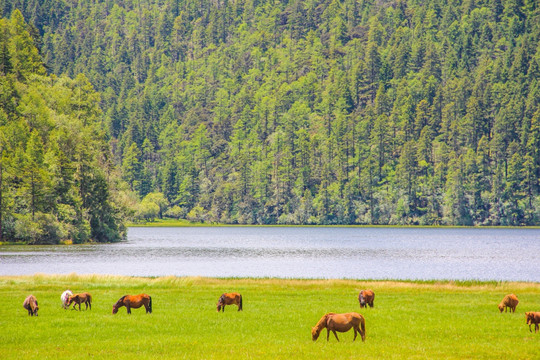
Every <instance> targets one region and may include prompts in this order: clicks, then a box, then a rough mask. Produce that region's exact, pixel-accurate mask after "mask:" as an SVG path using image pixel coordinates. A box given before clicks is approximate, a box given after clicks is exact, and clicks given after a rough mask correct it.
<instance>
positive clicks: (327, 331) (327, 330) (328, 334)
mask: <svg viewBox="0 0 540 360" xmlns="http://www.w3.org/2000/svg"><path fill="white" fill-rule="evenodd" d="M329 338H330V329H329V328H326V341H328V339H329Z"/></svg>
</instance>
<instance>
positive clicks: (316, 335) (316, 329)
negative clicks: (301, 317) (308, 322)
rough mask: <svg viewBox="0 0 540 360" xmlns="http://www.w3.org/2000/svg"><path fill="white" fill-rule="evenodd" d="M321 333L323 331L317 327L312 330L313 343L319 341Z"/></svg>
mask: <svg viewBox="0 0 540 360" xmlns="http://www.w3.org/2000/svg"><path fill="white" fill-rule="evenodd" d="M320 333H321V330H320V329H318V328H317V327H316V326H315V327H312V328H311V339H312V340H313V341H315V340H317V339H318V338H319V334H320Z"/></svg>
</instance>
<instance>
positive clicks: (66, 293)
mask: <svg viewBox="0 0 540 360" xmlns="http://www.w3.org/2000/svg"><path fill="white" fill-rule="evenodd" d="M71 295H73V293H72V292H71V290H66V291H64V292H63V293H62V295H60V300H62V307H63V308H64V309H67V308H69V305H68V302H69V297H70V296H71Z"/></svg>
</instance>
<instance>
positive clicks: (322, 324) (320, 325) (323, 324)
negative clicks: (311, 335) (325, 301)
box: [315, 313, 335, 331]
mask: <svg viewBox="0 0 540 360" xmlns="http://www.w3.org/2000/svg"><path fill="white" fill-rule="evenodd" d="M334 314H335V313H328V314H324V315H323V317H322V318H321V319H320V320H319V322H318V323H317V324H316V325H315V328H317V330H318V331H321V330H322V329H323V328H325V327H326V321H327V320H328V316H329V315H334Z"/></svg>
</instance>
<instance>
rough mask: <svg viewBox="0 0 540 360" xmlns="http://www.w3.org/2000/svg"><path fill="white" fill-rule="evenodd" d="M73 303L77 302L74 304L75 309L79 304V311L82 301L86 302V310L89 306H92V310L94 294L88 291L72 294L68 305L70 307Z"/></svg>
mask: <svg viewBox="0 0 540 360" xmlns="http://www.w3.org/2000/svg"><path fill="white" fill-rule="evenodd" d="M72 303H75V304H73V309H75V307H76V306H77V305H79V311H81V303H82V304H84V305H85V306H86V307H85V308H84V309H85V310H88V308H90V310H92V295H90V294H89V293H87V292H85V293H81V294H75V295H71V296H70V297H69V300H68V304H67V306H68V307H69V306H70V305H71V304H72Z"/></svg>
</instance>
